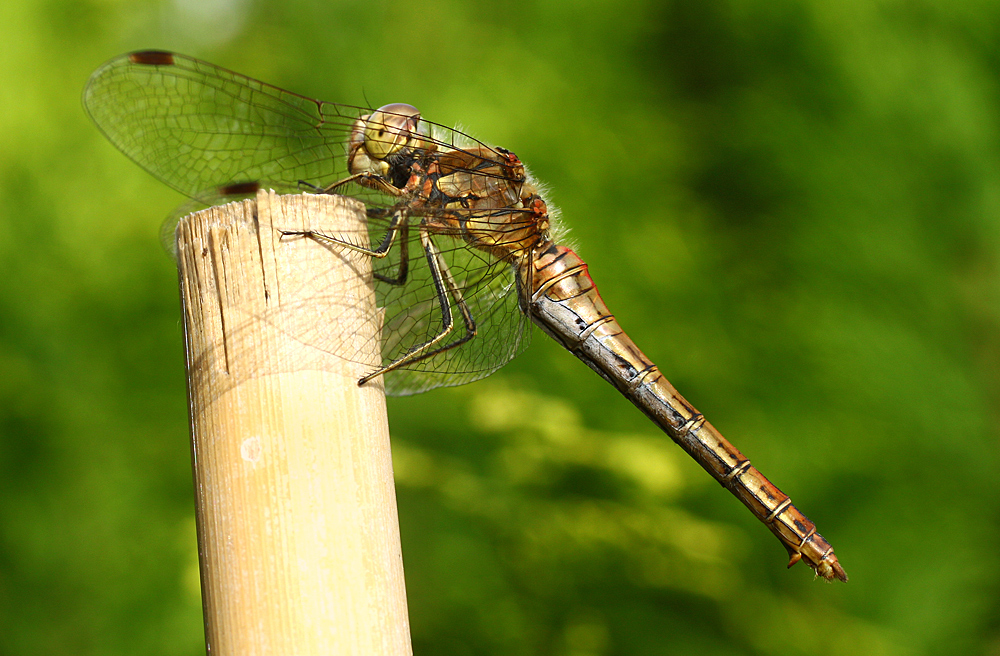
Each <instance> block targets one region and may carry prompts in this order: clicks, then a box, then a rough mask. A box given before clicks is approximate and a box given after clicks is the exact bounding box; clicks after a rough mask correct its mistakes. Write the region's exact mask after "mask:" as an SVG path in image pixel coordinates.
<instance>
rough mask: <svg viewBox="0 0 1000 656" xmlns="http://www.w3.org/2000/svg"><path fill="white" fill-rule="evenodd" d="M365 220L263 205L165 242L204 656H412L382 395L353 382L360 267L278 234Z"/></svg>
mask: <svg viewBox="0 0 1000 656" xmlns="http://www.w3.org/2000/svg"><path fill="white" fill-rule="evenodd" d="M364 216H365V214H364V208H363V206H362V205H361V204H360V203H357V202H354V201H350V200H347V199H343V198H340V197H335V196H310V195H294V196H276V195H275V194H274V193H273V192H270V193H267V192H260V193H258V194H257V197H256V199H254V200H247V201H243V202H238V203H231V204H229V205H226V206H222V207H213V208H209V209H207V210H204V211H202V212H198V213H195V214H192V215H190V216H188V217H185V218H184V219H183V220H182V221H181V223H180V225H179V226H178V231H177V247H178V266H179V272H180V286H181V297H182V304H183V310H184V329H185V342H186V350H187V368H188V388H189V392H188V393H189V399H190V401H189V403H190V418H191V435H192V458H193V462H194V477H195V492H196V503H197V520H198V546H199V556H200V560H201V578H202V592H203V596H204V610H205V630H206V641H207V643H208V652H209V653H210V654H213V655H220V656H255V655H264V654H268V655H275V656H285V655H288V656H312V655H320V654H322V655H323V656H331V655H336V656H340V655H345V656H347V655H357V656H381V655H390V654H391V655H393V656H395V655H408V654H410V653H411V648H410V635H409V624H408V620H407V610H406V597H405V589H404V583H403V566H402V558H401V553H400V543H399V525H398V520H397V515H396V497H395V489H394V486H393V478H392V462H391V458H390V452H389V434H388V425H387V422H386V417H385V397H384V394H383V390H382V384H381V381H380V380H378V381H374V382H372V383H369V384H367V385H365V386H364V387H359V386H358V384H357V380H358V378H360V377H361V376H362V375H363V374H365V373H367V372H370V371H371V370H372V365H373V363H375V362H377V361H378V353H377V351H378V339H377V332H378V329H379V318H380V317H379V314H378V311H377V309H376V306H375V301H374V297H373V294H372V292H371V289H370V279H371V275H370V267H369V263H368V262H367V261H366V258H365V256H363V255H359V254H355V253H350V252H342V250H341V249H334V248H331V247H330V246H329V245H323V244H320V243H319V242H317V241H315V240H312V239H307V238H302V237H287V236H286V237H283V236H282V235H281V233H280V232H279V229H281V230H306V229H314V230H320V231H323V232H326V233H327V234H338V233H340V234H344V233H348V232H349V233H351V234H358V233H357V230H358V228H359V227H360V226H361V225H362V224H363V221H364ZM339 354H348V355H351V356H352V357H351V358H347V359H345V358H343V357H338V355H339ZM366 361H367V363H366Z"/></svg>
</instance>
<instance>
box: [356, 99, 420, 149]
mask: <svg viewBox="0 0 1000 656" xmlns="http://www.w3.org/2000/svg"><path fill="white" fill-rule="evenodd" d="M419 127H420V110H419V109H417V108H416V107H414V106H413V105H407V104H404V103H392V104H391V105H385V106H383V107H379V108H378V109H376V110H375V111H374V112H372V113H371V114H370V115H369V116H368V117H367V118H366V119H364V146H365V152H367V153H368V156H369V157H371V158H372V159H374V160H379V161H382V160H385V159H386V158H387V157H390V156H391V155H395V154H396V153H398V152H399V151H400V150H402V149H403V148H405V147H407V146H412V145H414V144H413V142H414V141H419V140H420V133H419Z"/></svg>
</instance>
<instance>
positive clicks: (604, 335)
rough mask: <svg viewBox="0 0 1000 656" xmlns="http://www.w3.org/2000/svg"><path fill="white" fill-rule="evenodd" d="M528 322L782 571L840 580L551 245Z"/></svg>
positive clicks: (810, 535) (814, 542)
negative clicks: (646, 423)
mask: <svg viewBox="0 0 1000 656" xmlns="http://www.w3.org/2000/svg"><path fill="white" fill-rule="evenodd" d="M531 274H532V280H531V281H530V289H531V290H532V295H531V300H530V312H531V318H532V320H533V321H534V322H535V323H536V324H537V325H538V326H539V327H541V328H542V329H543V330H544V331H545V332H547V333H548V334H549V335H551V336H552V337H554V338H556V339H557V340H558V341H559V342H560V343H562V344H563V346H565V347H566V348H567V349H568V350H570V351H571V352H572V353H573V354H574V355H576V356H577V357H578V358H580V359H581V360H583V361H584V362H585V363H586V364H587V365H588V366H589V367H590V368H591V369H593V370H594V371H596V372H597V373H598V374H600V375H601V376H602V377H603V378H605V379H606V380H607V381H608V382H610V383H611V384H613V385H614V386H615V387H616V388H617V389H618V391H619V392H621V393H622V394H623V395H624V396H625V397H626V398H628V399H629V400H630V401H631V402H632V403H633V404H635V406H636V407H638V408H639V409H640V410H642V411H643V413H645V414H646V416H648V417H649V418H650V419H652V420H653V422H654V423H656V424H657V425H658V426H659V427H660V428H661V429H662V430H663V431H664V432H666V433H667V434H668V435H669V436H670V437H671V439H673V440H674V441H675V442H677V444H678V445H680V446H681V448H683V449H684V450H685V451H686V452H687V453H688V454H689V455H690V456H691V457H693V458H694V459H695V461H697V462H698V464H700V465H701V466H702V467H703V468H704V469H705V470H706V471H707V472H708V473H709V474H711V475H712V477H713V478H715V479H716V480H717V481H719V483H721V484H722V486H723V487H725V488H726V489H728V490H729V491H730V492H732V494H733V495H734V496H735V497H736V498H738V499H739V500H740V501H741V502H742V503H743V504H744V505H745V506H746V507H747V508H749V509H750V511H751V512H752V513H753V514H754V516H756V517H757V518H758V519H759V520H760V521H761V522H763V523H764V524H765V525H766V526H767V527H768V528H769V529H770V530H771V532H772V533H774V534H775V535H776V536H777V537H778V539H779V540H780V541H781V543H782V544H783V545H784V546H785V548H786V549H787V550H788V553H789V555H790V556H791V560H790V562H789V567H791V566H792V565H794V564H795V563H796V562H798V561H799V560H804V561H805V562H806V563H807V564H808V565H809V566H810V567H812V568H813V569H814V570H815V571H816V573H817V574H818V575H819V576H822V577H823V578H825V579H828V580H832V579H834V578H836V579H839V580H841V581H846V580H847V574H846V573H845V572H844V570H843V568H842V567H841V566H840V563H839V562H838V561H837V556H836V555H835V554H834V552H833V548H832V547H831V546H830V544H829V543H828V542H827V541H826V540H825V539H824V538H823V536H821V535H820V534H819V533H817V532H816V526H815V524H813V523H812V521H810V520H809V518H808V517H806V516H805V515H803V514H802V513H801V512H799V510H798V509H797V508H796V507H795V506H794V505H792V502H791V500H790V499H789V498H788V495H786V494H785V493H783V492H782V491H781V490H779V489H778V488H777V487H776V486H775V485H773V484H772V483H771V482H770V481H769V480H767V478H766V477H765V476H764V475H763V474H761V473H760V471H758V470H757V469H756V468H755V467H753V466H752V465H751V464H750V461H749V460H748V459H747V458H746V456H744V455H743V454H742V453H740V451H739V450H738V449H737V448H736V447H734V446H733V445H732V444H730V443H729V442H728V441H727V440H726V439H725V438H724V437H723V436H722V435H721V434H720V433H719V432H718V431H717V430H716V429H715V427H714V426H712V424H710V423H709V422H708V421H706V420H705V417H704V416H703V415H702V414H701V413H700V412H698V411H697V410H696V409H695V408H694V406H692V405H691V404H690V403H688V402H687V400H685V399H684V397H683V396H681V395H680V393H678V392H677V390H676V389H674V387H673V385H671V384H670V382H669V381H667V379H666V378H665V377H664V376H663V375H662V374H661V373H660V371H659V369H658V368H657V367H656V365H654V364H653V363H652V361H650V360H649V358H647V357H646V356H645V354H643V352H642V351H641V350H639V347H638V346H636V345H635V343H634V342H633V341H632V340H631V339H630V338H629V336H628V335H627V334H626V333H625V332H624V331H623V330H622V328H621V326H620V325H619V324H618V321H617V320H616V319H615V318H614V315H612V314H611V312H610V311H609V310H608V307H607V305H605V303H604V300H603V299H602V298H601V295H600V294H599V293H598V291H597V286H596V285H595V284H594V281H593V280H592V279H591V278H590V274H589V273H588V272H587V265H586V263H584V262H583V260H581V259H580V257H579V256H577V254H576V253H574V252H573V251H572V250H570V249H568V248H564V247H560V246H555V245H550V246H549V247H548V248H547V249H546V250H544V251H543V252H541V253H538V254H537V257H536V259H535V262H534V267H533V269H532V271H531Z"/></svg>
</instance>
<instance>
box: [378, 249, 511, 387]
mask: <svg viewBox="0 0 1000 656" xmlns="http://www.w3.org/2000/svg"><path fill="white" fill-rule="evenodd" d="M410 232H411V234H410V235H409V242H410V243H409V247H408V248H407V249H405V250H406V251H408V253H409V272H408V282H407V284H406V285H402V286H398V285H390V284H385V283H383V284H380V285H378V286H377V287H376V295H377V296H378V302H379V306H380V307H383V308H384V309H385V321H384V324H383V336H382V357H383V360H384V361H383V364H388V363H389V362H392V361H394V360H396V359H398V358H399V357H402V356H403V355H405V354H407V353H408V352H410V350H412V349H414V348H415V347H417V346H419V345H421V344H424V343H426V342H428V341H430V340H431V339H433V338H434V337H435V336H436V335H438V334H439V333H440V332H441V329H442V325H443V324H442V321H443V317H442V308H441V303H440V301H439V298H438V295H437V294H436V288H435V285H434V282H433V279H432V274H431V268H430V266H429V264H428V260H427V257H426V255H425V253H424V251H423V249H422V248H421V244H420V242H419V235H418V234H417V231H416V230H413V229H411V231H410ZM431 238H432V240H433V241H434V244H435V246H437V248H438V250H439V251H440V255H441V257H440V260H441V261H442V262H443V266H444V267H446V268H447V272H448V274H449V275H450V276H451V278H452V279H453V280H454V282H455V284H456V286H457V287H458V289H459V293H458V294H447V295H446V298H447V299H448V304H449V307H450V308H451V315H452V317H453V318H454V322H455V326H454V329H453V330H452V331H451V333H450V334H449V335H448V336H447V337H446V338H445V339H444V340H442V342H441V344H442V345H444V346H447V345H448V344H451V343H454V342H456V341H460V340H461V339H462V338H463V337H464V336H465V335H466V334H467V330H468V327H467V326H466V325H465V323H464V321H463V316H462V309H461V308H460V307H459V304H460V303H461V302H464V303H465V305H466V306H467V308H468V311H469V314H470V315H471V317H472V319H473V321H474V322H475V331H476V334H475V337H473V338H472V339H469V340H468V341H465V342H464V343H461V344H460V345H458V346H456V347H454V348H448V349H446V350H443V351H440V352H438V353H437V354H436V355H434V356H432V357H429V358H427V359H424V360H419V361H417V362H414V363H412V364H410V365H407V366H406V367H404V368H402V369H398V370H395V371H390V372H388V373H387V374H385V379H386V380H385V385H386V393H388V394H392V395H405V394H417V393H419V392H423V391H426V390H429V389H433V388H435V387H442V386H452V385H462V384H465V383H469V382H472V381H474V380H479V379H480V378H484V377H486V376H488V375H490V374H491V373H493V372H494V371H496V370H497V369H499V368H500V367H502V366H503V365H504V364H506V363H507V362H509V361H510V360H511V359H512V358H514V356H516V355H517V354H518V353H520V352H521V351H522V350H524V349H525V348H526V347H527V345H528V341H529V336H530V321H529V320H528V317H527V315H525V314H524V313H522V312H521V310H520V308H519V301H518V294H519V289H518V286H517V276H516V274H515V272H514V270H513V267H512V265H510V264H507V263H505V262H501V261H499V260H496V259H492V258H490V257H489V256H487V254H485V253H483V252H482V251H478V250H475V249H471V248H468V247H466V245H465V244H464V243H463V242H462V241H461V240H460V239H458V238H457V237H456V236H454V235H449V234H447V233H440V232H439V233H436V234H434V235H433V236H432V237H431ZM403 252H404V249H395V250H394V251H393V253H392V254H391V255H390V257H389V258H387V259H388V260H389V261H384V260H383V261H379V262H377V263H376V266H375V271H376V272H378V273H380V274H382V275H383V276H385V277H391V276H392V275H394V274H395V273H396V272H397V271H398V258H399V256H400V254H401V253H403Z"/></svg>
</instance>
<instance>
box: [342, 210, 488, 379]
mask: <svg viewBox="0 0 1000 656" xmlns="http://www.w3.org/2000/svg"><path fill="white" fill-rule="evenodd" d="M420 242H421V244H423V247H424V253H425V255H426V257H427V264H428V266H429V267H430V271H431V278H432V280H433V281H434V288H435V290H436V292H437V298H438V303H439V304H440V307H441V332H440V333H438V334H437V335H436V336H435V337H434V338H433V339H430V340H428V341H426V342H424V343H423V344H420V345H418V346H415V347H413V348H411V349H410V350H409V351H408V352H407V353H405V354H404V355H403V356H402V357H399V358H397V359H396V360H394V361H393V362H390V363H389V364H387V365H386V366H384V367H381V368H379V369H378V370H377V371H374V372H372V373H370V374H368V375H367V376H364V377H363V378H361V380H359V381H358V385H364V384H365V383H367V382H368V381H369V380H371V379H373V378H375V377H376V376H381V375H382V374H385V373H387V372H390V371H392V370H394V369H398V368H399V367H402V366H405V365H408V364H412V363H414V362H419V361H421V360H426V359H427V358H429V357H431V356H434V355H437V354H438V353H442V352H444V351H447V350H449V349H452V348H455V347H456V346H459V345H461V344H464V343H465V342H467V341H469V340H470V339H472V338H473V337H475V336H476V321H475V319H474V318H473V316H472V311H471V310H470V309H469V306H468V304H467V303H466V302H465V298H464V297H463V296H462V290H461V289H460V288H459V286H458V284H457V283H456V282H455V278H454V277H453V276H452V275H451V271H450V270H449V268H448V265H447V264H446V263H445V262H444V261H442V260H441V251H439V250H438V249H437V246H435V245H434V242H433V241H432V240H431V237H430V234H428V232H427V230H426V228H425V227H423V226H421V228H420ZM449 295H450V296H451V297H452V298H454V299H455V303H456V304H457V305H458V309H459V312H460V314H461V315H462V321H463V322H464V323H465V335H463V336H462V337H460V338H458V339H457V340H455V341H454V342H451V343H449V344H446V345H445V346H441V347H438V348H434V347H435V345H436V344H437V343H439V342H440V341H441V340H442V339H444V338H445V337H447V336H448V334H449V333H451V331H452V330H453V329H454V327H455V320H454V317H453V316H452V313H451V304H450V302H449V301H448V296H449Z"/></svg>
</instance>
